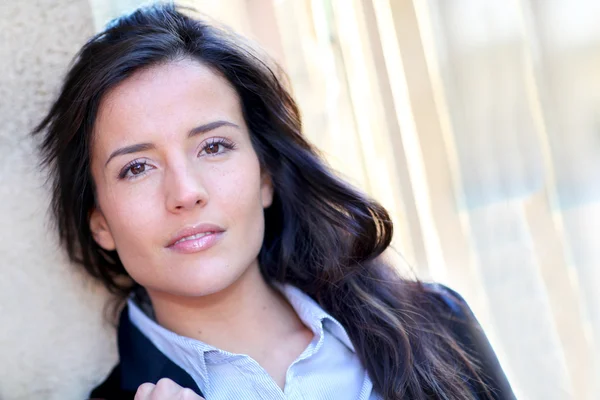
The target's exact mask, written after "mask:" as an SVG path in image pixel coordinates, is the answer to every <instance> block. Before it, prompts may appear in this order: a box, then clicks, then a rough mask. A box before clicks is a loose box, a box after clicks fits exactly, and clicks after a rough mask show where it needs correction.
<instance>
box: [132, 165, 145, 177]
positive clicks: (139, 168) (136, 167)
mask: <svg viewBox="0 0 600 400" xmlns="http://www.w3.org/2000/svg"><path fill="white" fill-rule="evenodd" d="M131 172H132V173H133V174H134V175H137V174H141V173H142V172H144V164H135V165H134V166H132V167H131Z"/></svg>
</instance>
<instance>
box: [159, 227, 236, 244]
mask: <svg viewBox="0 0 600 400" xmlns="http://www.w3.org/2000/svg"><path fill="white" fill-rule="evenodd" d="M224 231H225V229H223V228H221V227H220V226H218V225H215V224H199V225H195V226H190V227H186V228H183V229H181V230H179V231H178V232H177V233H175V235H173V236H172V237H171V240H170V241H169V243H168V244H167V247H182V246H184V245H185V247H190V245H192V244H194V243H202V242H206V240H207V239H209V238H210V237H211V236H213V237H214V236H220V234H221V233H223V232H224Z"/></svg>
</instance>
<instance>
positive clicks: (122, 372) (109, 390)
mask: <svg viewBox="0 0 600 400" xmlns="http://www.w3.org/2000/svg"><path fill="white" fill-rule="evenodd" d="M426 286H427V289H429V290H428V291H429V292H431V293H433V295H434V296H435V297H436V300H437V302H439V304H440V305H441V307H443V308H444V310H443V312H444V313H448V314H449V317H450V318H445V320H450V321H453V322H452V331H453V332H454V333H455V337H456V338H457V340H458V341H459V343H460V344H461V345H462V346H463V347H464V348H466V349H469V350H470V352H471V354H475V355H476V357H477V358H478V359H479V360H480V361H481V364H482V366H483V371H482V372H483V376H484V379H485V382H486V384H487V385H488V387H490V388H491V389H492V390H493V392H494V399H497V400H504V399H514V398H515V396H514V394H513V392H512V390H511V388H510V385H509V383H508V381H507V379H506V376H505V375H504V372H503V371H502V369H501V367H500V364H499V363H498V359H497V358H496V355H495V354H494V352H493V350H492V348H491V347H490V344H489V342H488V340H487V338H486V337H485V334H484V333H483V331H482V329H481V327H480V325H479V323H478V322H477V320H476V319H475V317H474V315H473V313H472V312H471V310H470V309H469V307H468V306H467V304H466V302H465V301H464V300H463V298H462V297H461V296H460V295H459V294H457V293H456V292H454V291H453V290H451V289H449V288H447V287H445V286H442V285H438V284H434V285H430V284H427V285H426ZM118 344H119V358H120V363H119V364H118V365H117V366H116V367H115V368H114V369H113V370H112V372H111V373H110V375H109V376H108V377H107V378H106V380H105V381H104V382H103V383H102V384H101V385H100V386H98V387H97V388H96V389H94V390H93V391H92V393H91V395H90V397H91V398H92V399H106V400H133V398H134V395H135V392H136V390H137V388H138V386H140V385H141V384H142V383H145V382H152V383H156V382H157V381H158V380H159V379H161V378H169V379H171V380H173V381H175V382H177V383H178V384H179V385H180V386H182V387H186V388H190V389H192V390H194V391H195V392H196V393H198V394H199V395H202V393H201V391H200V389H199V388H198V386H197V385H196V383H195V382H194V380H193V379H192V377H191V376H190V375H189V374H188V373H186V372H185V371H184V370H183V369H181V368H180V367H178V366H177V365H176V364H175V363H173V362H172V361H171V360H170V359H169V358H168V357H167V356H165V355H164V354H163V353H161V352H160V350H158V349H157V348H156V347H155V346H154V345H153V344H152V343H151V342H150V340H148V338H147V337H146V336H144V334H143V333H142V332H140V331H139V330H138V329H137V328H136V327H135V326H134V325H133V324H132V323H131V321H130V320H129V316H128V312H127V308H125V309H124V310H123V311H122V312H121V317H120V321H119V329H118ZM479 391H480V388H477V387H473V394H475V395H476V396H477V398H479V397H478V394H479ZM207 400H210V399H207Z"/></svg>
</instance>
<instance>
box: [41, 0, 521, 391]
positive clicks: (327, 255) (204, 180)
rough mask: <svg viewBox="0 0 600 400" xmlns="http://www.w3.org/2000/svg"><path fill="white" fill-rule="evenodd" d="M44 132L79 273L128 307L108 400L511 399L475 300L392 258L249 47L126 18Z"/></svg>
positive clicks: (156, 14) (185, 19)
mask: <svg viewBox="0 0 600 400" xmlns="http://www.w3.org/2000/svg"><path fill="white" fill-rule="evenodd" d="M36 133H38V134H43V135H44V136H43V143H42V147H41V148H42V152H43V155H44V161H45V163H46V164H47V165H48V166H49V168H50V171H51V176H52V178H53V189H54V191H53V201H52V206H53V212H54V217H55V219H56V221H57V226H58V230H59V234H60V238H61V240H62V243H63V244H64V246H65V248H66V250H67V252H68V254H69V256H70V258H71V259H72V260H74V261H76V262H78V263H79V264H80V265H81V266H82V267H83V268H85V270H87V272H89V273H90V274H91V275H92V276H93V277H95V278H97V279H98V280H100V281H101V282H102V283H103V284H104V285H105V286H106V287H107V288H108V289H110V290H111V291H112V292H114V293H116V294H118V295H119V296H121V298H122V299H124V300H125V299H127V305H126V307H125V308H124V309H123V311H122V313H121V317H120V323H119V332H118V342H119V355H120V363H119V365H117V367H115V369H114V370H113V372H112V373H111V374H110V376H109V377H108V378H107V379H106V381H105V382H104V383H103V384H102V385H100V386H99V387H98V388H96V389H95V390H94V391H93V392H92V397H101V398H107V399H115V398H133V397H134V395H135V393H136V392H137V397H136V398H137V399H175V398H190V399H191V398H199V397H198V396H203V397H205V398H207V399H209V400H213V399H215V400H216V399H227V398H244V399H278V398H281V399H283V398H305V399H381V398H383V399H431V398H441V399H505V398H513V394H512V392H511V389H510V386H509V385H508V383H507V381H506V378H505V376H504V374H503V373H502V370H501V369H500V367H499V365H498V362H497V360H496V357H495V356H494V353H493V352H492V350H491V348H490V346H489V344H488V342H487V340H486V338H485V336H484V334H483V333H482V332H481V329H480V328H479V325H478V324H477V322H476V321H475V319H474V317H473V315H472V313H471V312H470V310H469V308H468V307H467V305H466V304H465V302H464V301H463V300H462V298H461V297H460V296H459V295H457V294H456V293H454V292H453V291H451V290H449V289H447V288H445V287H443V286H440V285H432V284H423V283H421V282H418V281H412V280H405V279H402V278H401V277H400V276H399V275H398V274H397V272H396V270H395V269H394V268H393V267H392V266H389V265H387V264H386V263H385V262H384V261H383V260H382V258H381V257H380V255H381V254H382V252H383V251H384V250H385V249H386V248H387V247H388V246H389V244H390V240H391V238H392V224H391V222H390V220H389V216H388V214H387V212H386V211H385V209H383V208H382V207H381V206H380V205H379V204H378V203H376V202H375V201H373V200H371V199H369V198H367V197H366V196H365V195H364V194H363V193H361V192H359V191H357V190H356V189H354V188H352V187H351V186H350V185H348V184H347V183H346V182H343V181H341V180H340V179H339V178H337V177H336V176H335V175H334V174H333V173H332V172H331V171H330V170H329V169H328V168H327V167H326V166H325V164H324V162H323V161H322V160H321V159H320V158H319V157H318V155H317V153H316V151H315V149H314V148H313V147H312V146H311V145H310V144H309V143H308V142H307V141H306V140H305V139H304V138H303V136H302V135H301V123H300V116H299V113H298V109H297V107H296V104H295V102H294V100H293V99H292V98H291V97H290V95H289V93H288V92H287V90H286V89H285V88H284V86H283V85H282V83H281V82H280V80H279V79H278V77H277V76H276V75H275V74H274V73H273V71H272V70H271V68H270V67H269V66H268V65H267V64H266V63H264V62H263V61H261V59H260V58H259V57H257V56H256V55H255V54H254V53H253V52H252V50H250V49H249V48H247V47H246V46H244V44H243V40H242V39H240V38H239V37H237V36H235V35H232V34H230V33H226V32H224V31H222V30H220V29H217V28H216V27H214V26H211V25H208V24H206V23H205V22H203V21H199V20H195V19H193V18H191V17H189V16H186V15H185V14H184V13H183V12H182V10H181V9H178V8H177V7H175V6H172V5H155V6H152V7H146V8H142V9H139V10H137V11H136V12H134V13H133V14H130V15H127V16H124V17H122V18H120V19H118V20H116V21H115V22H113V23H112V24H111V25H109V27H108V28H107V29H106V30H105V31H104V32H102V33H99V34H98V35H96V36H95V37H93V38H92V39H91V40H90V41H89V42H88V43H87V44H86V45H85V46H84V47H83V49H82V50H81V51H80V53H79V54H78V56H77V58H76V60H75V63H74V64H73V66H72V67H71V70H70V71H69V74H68V76H67V77H66V79H65V82H64V86H63V88H62V91H61V93H60V95H59V97H58V99H57V100H56V102H55V103H54V105H53V106H52V108H51V110H50V112H49V114H48V115H47V117H46V118H45V119H44V120H43V121H42V122H41V124H40V125H39V127H38V128H37V130H36ZM157 382H158V384H157ZM178 396H179V397H178ZM186 396H188V397H186Z"/></svg>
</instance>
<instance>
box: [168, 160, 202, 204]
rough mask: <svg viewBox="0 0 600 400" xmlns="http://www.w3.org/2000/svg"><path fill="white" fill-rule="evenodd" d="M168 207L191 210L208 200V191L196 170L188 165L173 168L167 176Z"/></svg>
mask: <svg viewBox="0 0 600 400" xmlns="http://www.w3.org/2000/svg"><path fill="white" fill-rule="evenodd" d="M165 181H166V182H165V186H166V207H167V209H168V210H169V211H170V212H173V213H179V212H182V211H185V210H191V209H192V208H194V207H196V206H198V205H200V206H201V205H204V204H206V202H207V201H208V191H207V190H206V188H205V187H204V185H203V184H202V179H201V177H200V176H199V174H198V173H197V172H196V171H193V170H192V168H189V167H188V166H183V165H181V166H179V167H178V168H176V169H175V168H173V169H171V170H170V171H169V172H168V173H167V175H166V177H165Z"/></svg>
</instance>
